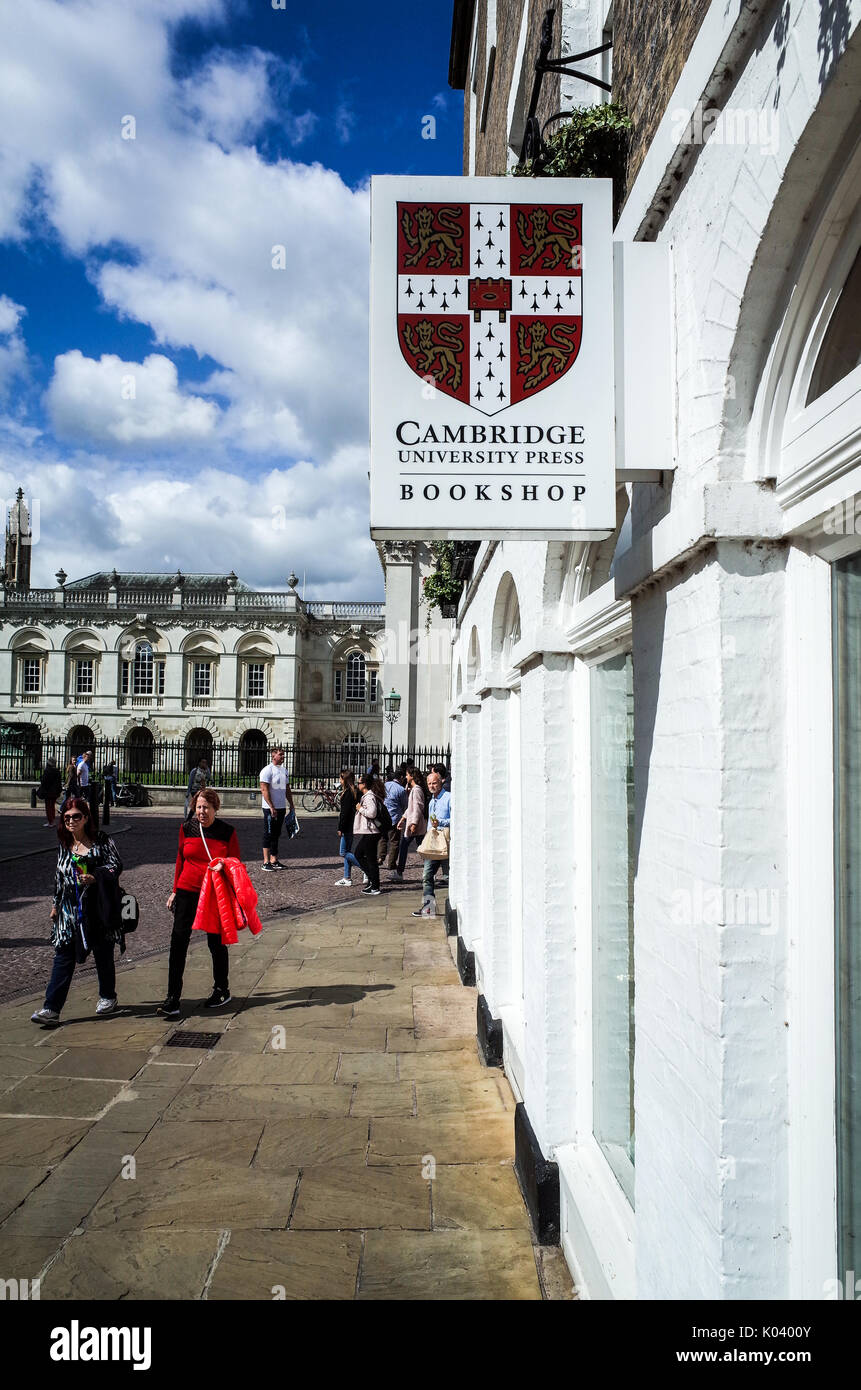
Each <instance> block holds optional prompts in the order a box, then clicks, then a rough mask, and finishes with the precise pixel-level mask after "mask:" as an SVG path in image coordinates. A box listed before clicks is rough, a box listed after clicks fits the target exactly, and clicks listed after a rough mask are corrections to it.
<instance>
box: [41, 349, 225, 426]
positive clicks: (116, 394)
mask: <svg viewBox="0 0 861 1390" xmlns="http://www.w3.org/2000/svg"><path fill="white" fill-rule="evenodd" d="M47 405H48V409H49V411H50V414H51V419H52V421H53V425H54V430H55V433H56V434H57V436H58V438H61V439H69V440H81V441H83V442H89V441H94V442H96V443H99V444H107V445H111V444H129V445H141V444H144V445H148V446H152V445H160V446H165V445H171V444H182V443H184V442H186V441H194V442H200V441H202V440H207V439H209V438H211V436H212V434H213V432H214V430H215V428H216V424H217V421H218V415H219V411H218V407H217V406H216V405H215V403H214V402H212V401H206V400H204V399H203V398H202V397H200V396H194V395H190V394H188V393H185V392H182V391H180V390H179V388H178V385H177V370H176V366H175V364H174V363H173V362H171V361H170V359H169V358H167V357H162V356H161V355H160V354H158V353H153V354H152V355H151V356H149V357H146V358H144V360H143V362H124V361H123V360H122V358H120V357H116V356H115V355H114V354H113V353H105V354H104V355H103V356H102V357H100V358H99V360H98V362H96V361H94V359H93V358H92V357H85V356H84V355H83V353H82V352H79V351H78V349H77V348H74V349H73V350H72V351H71V352H64V353H63V354H62V355H61V356H60V357H57V358H55V360H54V376H53V380H52V381H51V385H50V388H49V390H48V393H47Z"/></svg>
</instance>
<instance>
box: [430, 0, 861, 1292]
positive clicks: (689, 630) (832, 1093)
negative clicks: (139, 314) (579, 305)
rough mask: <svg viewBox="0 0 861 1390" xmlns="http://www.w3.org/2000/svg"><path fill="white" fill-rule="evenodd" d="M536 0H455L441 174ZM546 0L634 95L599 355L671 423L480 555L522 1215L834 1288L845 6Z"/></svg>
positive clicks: (846, 314)
mask: <svg viewBox="0 0 861 1390" xmlns="http://www.w3.org/2000/svg"><path fill="white" fill-rule="evenodd" d="M547 8H548V7H547V6H546V5H545V4H542V3H538V4H536V3H532V0H456V3H455V9H454V26H453V35H452V59H451V80H452V83H453V85H454V86H456V87H462V88H463V89H464V95H465V111H464V127H465V155H464V170H465V171H466V172H475V173H478V174H500V173H503V172H505V170H506V168H507V167H510V165H511V164H512V163H513V162H514V160H515V159H516V157H517V154H518V153H519V149H520V143H521V140H522V135H523V125H524V113H525V111H526V109H527V105H525V103H527V104H528V97H529V94H530V93H531V90H532V83H533V78H534V63H533V60H534V54H535V53H536V52H537V46H538V41H539V32H540V27H541V24H542V21H543V20H544V15H545V10H546V9H547ZM555 11H556V14H555V20H554V31H553V44H552V48H551V57H553V58H558V57H560V55H562V54H569V53H571V52H572V51H574V52H584V51H585V50H587V49H590V48H597V47H599V46H601V45H602V43H603V42H606V41H607V35H608V33H609V34H610V35H611V37H612V41H613V45H614V46H613V49H612V53H607V52H605V53H604V54H595V55H594V56H593V57H591V58H586V59H583V60H581V61H580V63H579V64H577V65H576V66H579V67H581V68H582V69H585V70H586V71H587V72H590V73H591V74H593V75H595V76H597V77H600V76H601V75H602V72H603V74H604V76H605V77H609V78H610V80H611V84H612V95H613V98H614V99H615V100H616V101H618V102H620V103H621V104H622V105H624V106H625V107H627V109H628V111H629V112H630V114H631V116H632V117H633V121H634V128H633V132H632V141H631V150H630V157H629V162H628V177H627V186H626V187H625V188H624V189H623V190H622V193H623V195H624V197H623V201H622V210H621V214H620V216H619V218H618V221H617V224H616V227H615V233H614V236H615V239H616V240H617V241H618V243H619V244H620V247H621V248H622V250H623V251H625V252H627V251H629V250H631V249H634V250H636V249H637V247H639V246H640V245H642V246H643V247H644V248H646V247H647V248H648V250H649V252H650V253H651V251H653V250H656V249H657V252H658V253H659V254H656V256H655V272H654V273H655V274H656V275H663V274H664V273H665V271H664V270H663V269H662V268H661V267H662V266H663V267H668V268H669V272H668V275H667V281H666V282H664V283H665V289H664V290H663V291H662V294H664V295H671V296H672V304H673V329H674V331H673V334H672V339H671V341H668V342H664V341H658V338H657V337H656V334H658V333H660V332H661V331H662V330H660V328H656V327H655V325H654V324H653V323H652V322H650V321H649V320H648V318H646V317H645V316H643V317H641V318H640V319H639V321H638V320H637V319H636V317H633V318H625V319H624V320H623V321H624V323H625V334H624V337H621V336H620V338H619V339H618V340H617V346H616V352H617V370H618V369H619V366H620V364H622V366H623V368H624V370H626V371H631V370H635V371H636V373H637V374H638V375H639V377H640V378H641V379H642V378H643V377H645V379H646V381H647V382H648V381H649V380H650V379H652V374H653V373H654V371H655V365H654V364H655V361H656V360H657V359H658V358H660V356H661V354H662V352H664V351H665V350H666V351H667V352H668V353H669V354H670V361H671V364H672V366H671V378H672V381H671V388H672V402H671V414H672V420H673V422H674V424H673V428H672V430H671V431H670V432H669V435H668V439H667V442H666V445H665V446H663V455H662V457H659V458H658V460H657V461H656V464H655V468H656V475H657V476H656V477H654V478H653V479H652V480H650V481H634V482H631V481H630V480H626V479H624V478H623V477H622V476H620V477H619V479H618V487H617V519H618V525H617V530H616V534H615V535H614V536H613V537H612V538H611V539H610V540H608V541H604V542H602V543H600V544H597V543H596V544H584V543H578V542H576V541H574V540H572V541H571V542H570V543H568V544H566V543H562V542H554V543H552V544H551V543H537V542H536V543H533V542H529V543H525V542H521V543H516V542H511V541H505V542H499V543H493V544H484V545H482V547H481V549H480V550H479V553H478V555H477V557H476V560H475V567H474V573H473V576H472V579H471V581H470V583H469V584H468V585H467V586H466V589H465V591H464V593H463V595H462V598H461V601H460V606H459V612H458V618H457V624H456V634H455V646H454V655H453V668H452V690H451V693H452V701H453V728H454V737H453V766H454V811H453V838H452V873H451V887H450V925H451V926H452V927H454V928H456V930H457V931H458V934H459V942H458V954H459V960H460V964H461V969H462V972H463V974H464V977H465V978H470V977H471V975H472V973H473V972H474V973H475V976H476V978H477V983H478V986H479V990H480V994H481V998H480V1008H479V1018H478V1027H479V1037H480V1039H481V1041H482V1044H483V1046H484V1047H485V1050H486V1052H487V1055H488V1056H489V1058H490V1059H491V1060H494V1061H498V1060H501V1061H502V1062H503V1064H504V1066H505V1069H506V1072H507V1074H508V1076H509V1077H510V1078H511V1081H512V1084H513V1086H514V1087H515V1090H516V1092H517V1094H518V1096H519V1098H520V1100H521V1102H522V1105H521V1108H520V1109H519V1111H518V1119H517V1154H518V1158H517V1162H518V1170H519V1172H520V1173H521V1175H522V1176H523V1178H524V1187H525V1190H526V1191H528V1192H529V1193H530V1199H531V1201H532V1210H533V1214H534V1217H535V1220H536V1223H537V1224H538V1225H539V1228H540V1230H541V1234H542V1236H543V1238H544V1239H548V1240H553V1239H561V1242H562V1246H563V1249H564V1252H565V1255H566V1257H567V1259H568V1261H569V1263H570V1265H571V1268H572V1270H573V1271H574V1273H575V1276H576V1279H577V1283H578V1285H579V1287H580V1288H581V1290H582V1292H583V1293H584V1294H586V1295H587V1296H591V1297H594V1298H633V1297H639V1298H660V1299H682V1298H695V1299H712V1298H718V1299H723V1298H726V1299H736V1298H738V1299H758V1298H806V1299H819V1298H823V1297H840V1296H843V1292H842V1291H843V1290H844V1289H846V1288H850V1286H849V1285H847V1283H846V1281H847V1280H848V1279H849V1278H850V1274H849V1272H850V1271H854V1270H858V1269H861V1243H859V1242H861V1237H859V1232H861V1010H859V1000H861V948H859V942H861V914H859V896H858V891H857V885H858V881H859V873H861V814H859V806H861V800H859V794H858V793H859V786H861V720H859V713H858V712H859V709H861V660H860V659H859V632H861V534H859V533H861V526H859V524H858V521H857V517H858V514H859V497H861V492H859V490H861V327H859V325H861V268H859V267H861V260H859V256H860V255H861V203H859V190H861V123H859V118H858V92H859V90H861V3H859V0H841V3H839V4H838V3H835V4H825V3H821V4H820V3H816V0H799V3H794V2H793V3H792V4H786V3H782V2H781V0H767V2H766V3H760V2H759V0H757V3H753V0H738V2H737V3H734V4H733V5H727V4H725V3H724V0H713V3H708V0H697V3H691V2H690V0H656V3H654V4H648V5H646V4H643V3H641V0H615V3H614V4H609V3H608V0H581V2H580V3H576V4H575V3H573V2H572V0H562V3H559V4H557V5H556V6H555ZM565 84H568V85H569V87H570V89H571V90H570V92H569V94H568V99H569V101H570V96H571V95H574V96H575V97H576V100H577V102H578V103H579V104H584V103H589V102H591V101H599V100H601V99H602V98H601V95H600V91H599V89H596V88H591V87H588V86H586V85H578V84H577V83H576V82H571V81H570V80H569V79H560V78H559V76H558V74H557V75H555V76H554V75H553V74H550V75H549V76H548V78H547V79H546V85H545V87H543V88H542V91H541V96H540V101H539V106H538V112H539V117H542V118H546V116H547V115H549V114H552V112H553V111H554V110H558V109H559V106H560V105H563V106H564V105H565V98H566V93H565V92H564V91H563V90H561V87H562V86H563V85H565ZM632 353H634V354H636V356H635V357H634V358H632ZM632 361H633V362H634V367H633V368H632V367H631V365H630V364H631V362H632ZM572 380H574V378H573V377H572ZM572 389H573V388H572ZM654 389H655V390H659V389H660V385H659V383H657V382H656V384H655V386H654ZM636 424H637V421H636V419H635V420H634V421H631V420H630V419H627V418H623V416H622V415H621V414H620V415H619V417H618V418H617V430H618V440H617V448H618V450H619V451H618V452H617V466H618V468H619V471H620V474H624V472H625V470H626V465H627V467H631V466H632V465H636V464H637V462H638V460H637V457H636V455H635V453H634V450H635V449H636V445H637V429H636ZM632 425H633V428H632ZM629 450H630V451H631V452H630V453H629V452H628V451H629ZM852 1281H853V1283H852V1286H851V1291H849V1292H847V1293H846V1295H845V1296H847V1297H849V1298H852V1297H855V1296H856V1295H855V1292H854V1275H853V1276H852Z"/></svg>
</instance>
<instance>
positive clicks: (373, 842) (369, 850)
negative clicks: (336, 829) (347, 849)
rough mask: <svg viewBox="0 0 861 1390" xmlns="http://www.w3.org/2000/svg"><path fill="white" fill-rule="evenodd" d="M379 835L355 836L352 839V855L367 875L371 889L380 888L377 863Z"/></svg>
mask: <svg viewBox="0 0 861 1390" xmlns="http://www.w3.org/2000/svg"><path fill="white" fill-rule="evenodd" d="M379 839H380V837H379V835H356V836H355V837H354V839H353V853H354V854H355V856H356V858H357V859H358V861H359V863H360V864H361V866H362V869H363V871H364V872H365V873H366V874H367V875H368V880H369V883H370V886H371V888H379V886H380V866H379V864H378V863H377V845H378V843H379Z"/></svg>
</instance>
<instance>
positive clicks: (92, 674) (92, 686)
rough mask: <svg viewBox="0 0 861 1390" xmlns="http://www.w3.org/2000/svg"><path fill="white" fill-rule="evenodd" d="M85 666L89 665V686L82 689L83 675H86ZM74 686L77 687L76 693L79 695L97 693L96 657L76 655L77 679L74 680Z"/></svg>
mask: <svg viewBox="0 0 861 1390" xmlns="http://www.w3.org/2000/svg"><path fill="white" fill-rule="evenodd" d="M84 667H89V687H88V688H86V689H82V687H81V677H82V676H83V675H84V669H83V668H84ZM74 687H75V688H74V694H75V695H76V696H77V695H95V693H96V660H95V657H92V656H76V657H75V680H74Z"/></svg>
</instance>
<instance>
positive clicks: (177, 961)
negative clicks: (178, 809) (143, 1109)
mask: <svg viewBox="0 0 861 1390" xmlns="http://www.w3.org/2000/svg"><path fill="white" fill-rule="evenodd" d="M220 806H221V798H220V797H219V795H218V792H216V791H213V790H212V788H211V787H205V788H204V789H203V791H201V792H198V795H197V797H196V799H195V803H194V809H193V810H192V812H191V814H190V815H189V817H188V820H187V821H184V822H183V824H182V826H181V827H180V831H179V850H178V851H177V856H176V868H175V870H174V875H173V892H172V893H171V895H170V897H169V898H168V900H167V905H168V907H169V908H171V909H172V911H173V914H174V918H173V932H172V933H171V938H170V958H169V960H168V967H167V998H166V999H165V1001H164V1003H163V1004H160V1005H159V1007H158V1010H157V1012H158V1013H160V1014H164V1016H165V1018H179V1017H180V1016H181V1010H180V1007H179V1001H180V999H181V997H182V974H183V971H184V969H185V958H186V955H187V954H188V943H189V941H190V940H191V927H192V923H193V922H194V918H195V914H196V912H197V904H198V900H199V898H200V890H201V888H202V886H203V876H204V874H205V873H206V866H207V864H208V863H209V854H211V855H212V857H213V858H216V857H219V856H220V857H222V858H224V859H239V858H241V855H240V853H239V841H238V840H237V838H236V831H235V830H234V829H233V826H232V825H228V824H227V822H226V821H223V820H219V819H218V815H217V812H218V810H219V808H220ZM201 829H202V830H203V833H204V835H205V836H206V840H207V842H208V844H209V854H207V852H206V845H205V844H204V842H203V836H202V835H201V833H200V832H201ZM206 939H207V941H208V942H209V951H210V955H211V956H212V975H213V987H212V993H211V994H210V996H209V998H208V999H207V1000H206V1001H205V1003H204V1005H203V1007H204V1008H205V1009H218V1008H220V1007H221V1005H222V1004H229V1003H230V986H229V984H228V983H227V947H226V946H225V944H224V942H223V941H222V940H221V937H220V936H218V935H216V934H215V933H214V932H207V933H206Z"/></svg>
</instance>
